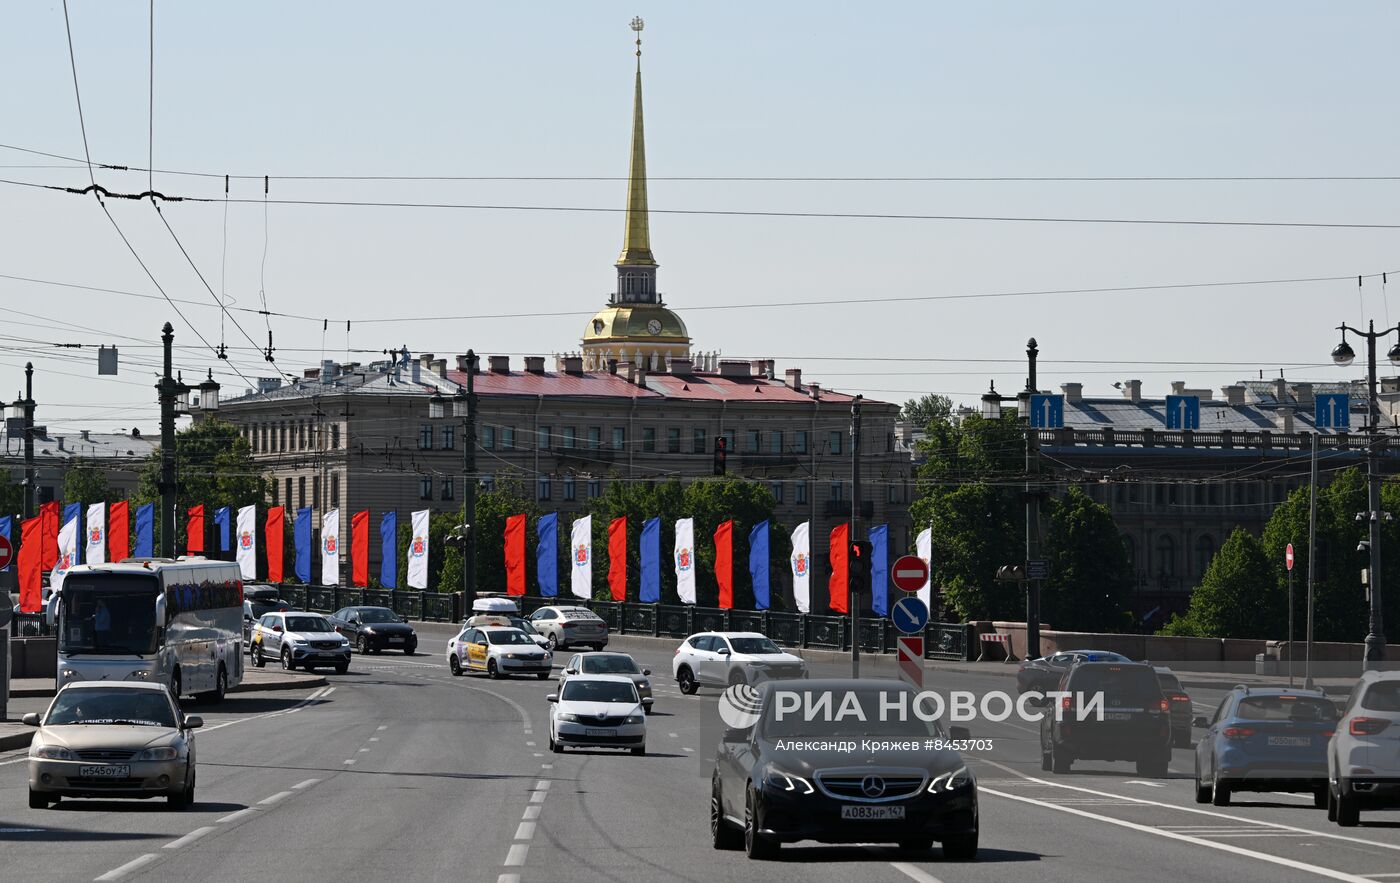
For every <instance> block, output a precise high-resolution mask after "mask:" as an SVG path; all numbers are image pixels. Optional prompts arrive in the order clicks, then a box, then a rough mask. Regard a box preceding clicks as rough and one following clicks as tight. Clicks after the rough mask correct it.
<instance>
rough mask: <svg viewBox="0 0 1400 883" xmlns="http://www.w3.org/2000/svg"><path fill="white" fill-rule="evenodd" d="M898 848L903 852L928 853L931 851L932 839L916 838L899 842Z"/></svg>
mask: <svg viewBox="0 0 1400 883" xmlns="http://www.w3.org/2000/svg"><path fill="white" fill-rule="evenodd" d="M899 848H900V849H902V850H904V851H905V852H928V851H929V850H930V849H933V838H932V837H918V838H915V839H913V840H901V841H899Z"/></svg>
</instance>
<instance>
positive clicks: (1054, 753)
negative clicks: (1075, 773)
mask: <svg viewBox="0 0 1400 883" xmlns="http://www.w3.org/2000/svg"><path fill="white" fill-rule="evenodd" d="M1073 765H1074V758H1073V757H1070V754H1069V752H1068V751H1064V750H1061V749H1059V748H1055V747H1053V746H1052V747H1051V749H1050V767H1051V769H1052V770H1054V772H1055V773H1057V774H1059V775H1064V774H1065V773H1067V772H1069V769H1070V767H1071V766H1073Z"/></svg>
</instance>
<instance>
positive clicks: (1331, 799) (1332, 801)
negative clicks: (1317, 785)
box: [1327, 782, 1337, 822]
mask: <svg viewBox="0 0 1400 883" xmlns="http://www.w3.org/2000/svg"><path fill="white" fill-rule="evenodd" d="M1336 820H1337V792H1335V791H1333V790H1332V785H1331V783H1330V782H1329V783H1328V785H1327V821H1329V822H1335V821H1336Z"/></svg>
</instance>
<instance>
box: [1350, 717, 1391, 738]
mask: <svg viewBox="0 0 1400 883" xmlns="http://www.w3.org/2000/svg"><path fill="white" fill-rule="evenodd" d="M1388 726H1390V721H1388V720H1384V719H1382V718H1378V717H1354V718H1352V719H1351V724H1350V725H1349V726H1348V727H1347V732H1349V733H1351V734H1352V735H1353V736H1374V735H1376V734H1377V733H1379V732H1380V731H1381V730H1384V729H1385V728H1386V727H1388Z"/></svg>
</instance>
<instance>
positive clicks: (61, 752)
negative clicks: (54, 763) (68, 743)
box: [29, 745, 78, 760]
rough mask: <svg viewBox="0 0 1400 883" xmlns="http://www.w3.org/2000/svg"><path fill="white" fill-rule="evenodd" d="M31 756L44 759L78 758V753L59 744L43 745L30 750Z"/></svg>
mask: <svg viewBox="0 0 1400 883" xmlns="http://www.w3.org/2000/svg"><path fill="white" fill-rule="evenodd" d="M29 756H30V757H38V758H42V759H44V760H77V759H78V755H76V754H74V753H73V752H72V751H69V750H68V749H67V748H63V747H61V746H59V745H41V746H39V747H38V748H34V749H32V750H30V752H29Z"/></svg>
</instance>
